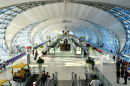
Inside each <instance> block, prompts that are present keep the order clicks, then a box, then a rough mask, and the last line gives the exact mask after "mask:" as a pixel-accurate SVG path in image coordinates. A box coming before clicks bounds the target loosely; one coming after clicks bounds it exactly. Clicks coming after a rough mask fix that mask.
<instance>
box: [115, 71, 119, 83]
mask: <svg viewBox="0 0 130 86" xmlns="http://www.w3.org/2000/svg"><path fill="white" fill-rule="evenodd" d="M116 77H117V83H118V84H119V81H120V71H119V69H117V71H116Z"/></svg>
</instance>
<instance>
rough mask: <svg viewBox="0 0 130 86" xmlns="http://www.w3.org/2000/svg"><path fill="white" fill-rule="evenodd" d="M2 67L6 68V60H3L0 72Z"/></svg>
mask: <svg viewBox="0 0 130 86" xmlns="http://www.w3.org/2000/svg"><path fill="white" fill-rule="evenodd" d="M2 68H3V69H4V70H6V61H4V62H3V64H2V65H1V67H0V72H2Z"/></svg>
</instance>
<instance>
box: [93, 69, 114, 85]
mask: <svg viewBox="0 0 130 86" xmlns="http://www.w3.org/2000/svg"><path fill="white" fill-rule="evenodd" d="M95 71H96V75H97V77H98V79H99V80H100V81H101V83H102V85H103V86H112V84H111V83H110V82H109V81H108V80H107V79H106V77H105V76H104V75H103V74H102V73H101V72H100V71H99V70H98V69H97V67H96V68H95Z"/></svg>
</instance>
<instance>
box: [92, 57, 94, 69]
mask: <svg viewBox="0 0 130 86" xmlns="http://www.w3.org/2000/svg"><path fill="white" fill-rule="evenodd" d="M92 61H93V63H92V70H93V71H94V66H95V61H94V59H92Z"/></svg>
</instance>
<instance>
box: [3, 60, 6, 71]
mask: <svg viewBox="0 0 130 86" xmlns="http://www.w3.org/2000/svg"><path fill="white" fill-rule="evenodd" d="M3 68H4V70H6V62H5V61H4V63H3Z"/></svg>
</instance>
